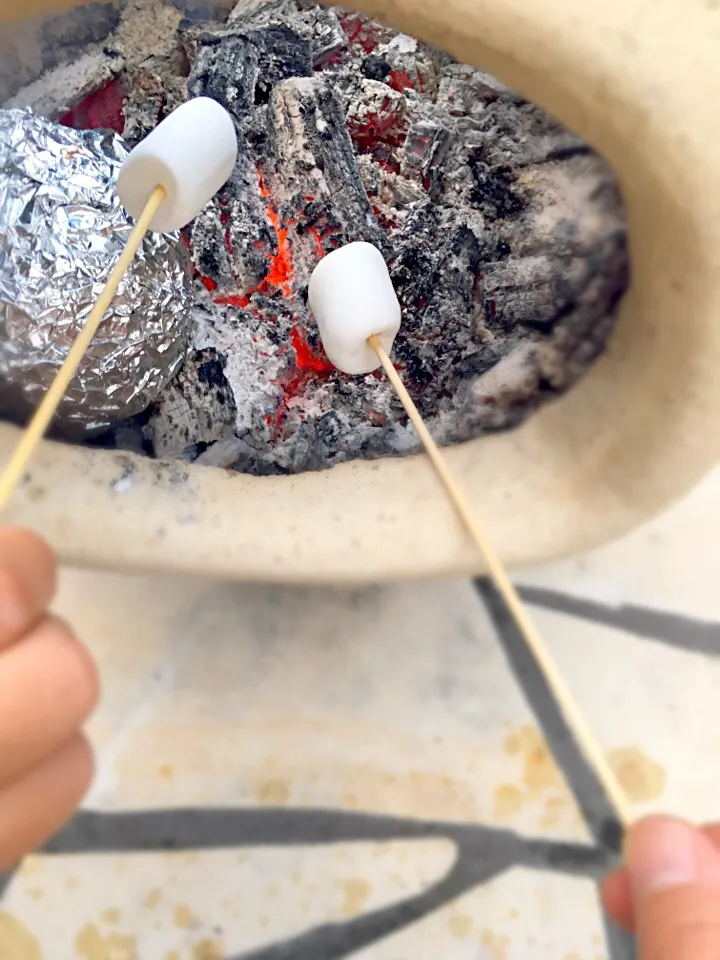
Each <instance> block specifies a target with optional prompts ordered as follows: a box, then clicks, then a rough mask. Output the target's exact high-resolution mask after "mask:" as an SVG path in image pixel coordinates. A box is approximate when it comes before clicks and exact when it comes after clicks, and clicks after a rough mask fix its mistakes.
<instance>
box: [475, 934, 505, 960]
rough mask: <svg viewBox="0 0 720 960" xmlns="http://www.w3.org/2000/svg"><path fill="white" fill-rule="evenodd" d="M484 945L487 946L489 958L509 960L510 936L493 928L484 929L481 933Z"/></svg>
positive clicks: (489, 959)
mask: <svg viewBox="0 0 720 960" xmlns="http://www.w3.org/2000/svg"><path fill="white" fill-rule="evenodd" d="M480 940H481V941H482V943H483V946H485V947H487V950H488V960H507V948H508V942H509V941H508V938H507V937H503V936H502V935H501V934H499V933H494V932H493V931H492V930H483V932H482V933H481V935H480Z"/></svg>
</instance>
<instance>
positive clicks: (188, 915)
mask: <svg viewBox="0 0 720 960" xmlns="http://www.w3.org/2000/svg"><path fill="white" fill-rule="evenodd" d="M173 923H174V924H175V926H176V927H177V928H178V929H179V930H189V929H190V927H192V926H194V925H195V924H196V923H197V921H196V919H195V914H194V913H193V912H192V910H191V909H190V907H189V906H188V905H187V904H186V903H176V904H175V906H174V907H173Z"/></svg>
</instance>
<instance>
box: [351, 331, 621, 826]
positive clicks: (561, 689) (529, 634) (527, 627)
mask: <svg viewBox="0 0 720 960" xmlns="http://www.w3.org/2000/svg"><path fill="white" fill-rule="evenodd" d="M368 343H369V344H370V346H371V347H372V348H373V350H374V351H375V353H376V354H377V356H378V359H379V360H380V362H381V364H382V365H383V368H384V370H385V373H386V374H387V376H388V379H389V380H390V383H391V384H392V386H393V388H394V389H395V392H396V393H397V395H398V397H399V399H400V401H401V403H402V405H403V407H404V408H405V411H406V413H407V415H408V417H409V418H410V420H411V422H412V424H413V426H414V427H415V430H416V431H417V433H418V436H419V437H420V440H421V441H422V444H423V446H424V447H425V451H426V452H427V455H428V457H429V458H430V460H431V462H432V465H433V466H434V467H435V470H436V472H437V474H438V476H439V478H440V480H441V482H442V484H443V486H444V487H445V490H446V491H447V494H448V496H449V498H450V500H451V502H452V504H453V506H454V507H455V510H456V511H457V513H458V516H459V517H460V519H461V520H462V523H463V525H464V526H465V529H466V530H467V532H468V533H469V534H470V536H471V537H472V539H473V541H474V542H475V545H476V547H477V548H478V550H479V551H480V554H481V556H482V557H483V559H484V560H485V564H486V566H487V569H488V573H489V574H490V577H491V578H492V580H493V582H494V584H495V586H496V588H497V590H498V592H499V593H500V595H501V596H502V598H503V600H504V601H505V603H506V604H507V607H508V609H509V610H510V613H511V614H512V617H513V620H514V621H515V625H516V626H517V628H518V630H519V631H520V633H521V635H522V636H523V638H524V640H525V643H526V644H527V646H528V648H529V650H530V652H531V653H532V655H533V657H534V658H535V662H536V663H537V666H538V667H539V669H540V671H541V672H542V674H543V676H544V677H545V680H546V682H547V684H548V686H549V687H550V689H551V691H552V693H553V696H554V697H555V699H556V701H557V703H558V705H559V706H560V708H561V710H562V712H563V715H564V717H565V720H566V721H567V723H568V726H569V727H570V729H571V730H572V732H573V734H574V736H575V738H576V740H577V742H578V745H579V746H580V747H581V748H582V750H583V752H584V754H585V756H586V759H587V760H588V762H589V763H590V765H591V767H592V768H593V770H594V772H595V775H596V777H597V778H598V780H599V781H600V783H602V785H603V787H604V788H605V791H606V793H607V795H608V797H609V799H610V801H611V803H612V805H613V807H614V809H615V814H616V816H617V818H618V821H619V822H620V825H621V826H622V828H623V830H627V828H628V827H629V826H630V825H631V823H632V822H633V820H634V816H633V811H632V807H631V805H630V803H629V801H628V798H627V796H626V794H625V791H624V790H623V788H622V786H621V785H620V783H619V781H618V779H617V777H616V776H615V773H614V771H613V769H612V767H611V766H610V764H609V763H608V761H607V758H606V756H605V754H604V752H603V750H602V747H601V746H600V744H599V743H598V742H597V740H596V739H595V737H594V736H593V734H592V731H591V730H590V728H589V726H588V725H587V723H586V722H585V719H584V717H583V715H582V713H581V712H580V709H579V708H578V706H577V704H576V703H575V700H574V699H573V696H572V694H571V693H570V690H569V688H568V686H567V684H566V683H565V681H564V680H563V678H562V676H561V674H560V672H559V670H558V668H557V666H556V665H555V663H554V661H553V660H552V658H551V656H550V653H549V651H548V650H547V648H546V647H545V645H544V643H543V641H542V638H541V636H540V634H539V633H538V630H537V628H536V627H535V625H534V623H533V622H532V620H531V619H530V616H529V615H528V613H527V610H526V609H525V607H524V606H523V603H522V601H521V599H520V597H519V595H518V592H517V590H516V589H515V587H514V586H513V584H512V582H511V580H510V577H509V576H508V574H507V571H506V570H505V567H504V565H503V563H502V560H501V559H500V556H499V555H498V553H497V551H496V550H495V547H494V546H493V545H492V543H491V542H490V540H489V539H488V537H487V534H486V533H485V531H484V530H483V528H482V526H481V524H480V522H479V521H478V519H477V517H476V516H475V515H474V513H473V511H472V509H471V508H470V505H469V503H468V501H467V499H466V497H465V494H464V493H463V491H462V489H461V487H460V485H459V484H458V482H457V480H456V479H455V477H454V475H453V474H452V472H451V471H450V468H449V467H448V465H447V461H446V460H445V457H444V456H443V455H442V453H441V452H440V448H439V447H438V445H437V444H436V443H435V441H434V440H433V438H432V436H431V435H430V431H429V430H428V428H427V427H426V426H425V422H424V421H423V419H422V417H421V416H420V412H419V411H418V409H417V407H416V406H415V404H414V402H413V400H412V397H411V396H410V394H409V393H408V392H407V389H406V388H405V384H404V383H403V382H402V380H401V379H400V376H399V375H398V372H397V370H396V369H395V367H394V366H393V363H392V360H391V359H390V357H389V356H388V355H387V352H386V351H385V348H384V347H383V345H382V343H381V342H380V338H379V337H378V336H372V337H370V338H369V340H368Z"/></svg>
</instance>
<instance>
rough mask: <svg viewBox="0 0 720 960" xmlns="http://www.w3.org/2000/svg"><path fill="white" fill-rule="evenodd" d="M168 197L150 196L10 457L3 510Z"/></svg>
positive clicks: (1, 493)
mask: <svg viewBox="0 0 720 960" xmlns="http://www.w3.org/2000/svg"><path fill="white" fill-rule="evenodd" d="M164 198H165V190H164V188H163V187H156V188H155V190H154V191H153V192H152V193H151V194H150V198H149V200H148V202H147V203H146V204H145V209H144V210H143V212H142V213H141V214H140V216H139V217H138V219H137V221H136V223H135V226H134V228H133V230H132V233H131V234H130V236H129V237H128V240H127V243H126V244H125V247H124V248H123V251H122V253H121V254H120V257H119V258H118V261H117V263H116V264H115V266H114V267H113V270H112V272H111V274H110V276H109V277H108V279H107V283H106V284H105V287H104V289H103V291H102V293H101V294H100V296H99V297H98V299H97V302H96V303H95V306H94V307H93V308H92V310H91V311H90V313H89V314H88V318H87V320H86V321H85V324H84V325H83V327H82V329H81V330H80V333H79V334H78V335H77V337H76V339H75V342H74V343H73V345H72V347H71V348H70V352H69V353H68V355H67V357H66V358H65V362H64V363H63V365H62V366H61V367H60V369H59V370H58V372H57V375H56V377H55V379H54V380H53V382H52V384H51V385H50V389H49V390H48V392H47V393H46V394H45V396H44V397H43V400H42V403H41V404H40V406H39V407H38V408H37V410H36V411H35V413H34V415H33V418H32V420H31V421H30V423H29V424H28V426H27V427H26V429H25V432H24V433H23V435H22V437H21V438H20V441H19V443H18V445H17V447H16V448H15V451H14V452H13V455H12V457H11V458H10V462H9V463H8V465H7V466H6V467H5V470H4V471H3V473H2V476H0V511H2V510H4V509H5V508H6V507H7V505H8V502H9V500H10V498H11V497H12V495H13V493H14V492H15V490H16V489H17V486H18V484H19V483H20V481H21V480H22V477H23V474H24V472H25V468H26V466H27V463H28V461H29V459H30V457H31V456H32V455H33V452H34V451H35V448H36V446H37V445H38V443H39V442H40V441H41V440H42V438H43V437H44V435H45V432H46V431H47V429H48V427H49V426H50V423H51V422H52V419H53V417H54V416H55V411H56V410H57V408H58V405H59V404H60V401H61V400H62V398H63V396H64V395H65V391H66V390H67V388H68V386H69V384H70V381H71V380H72V378H73V377H74V376H75V374H76V373H77V369H78V367H79V366H80V363H81V361H82V358H83V357H84V356H85V353H86V352H87V349H88V347H89V346H90V343H91V341H92V339H93V337H94V336H95V334H96V333H97V329H98V327H99V326H100V323H101V322H102V319H103V317H104V316H105V313H106V312H107V309H108V307H109V306H110V304H111V303H112V301H113V298H114V296H115V294H116V293H117V289H118V287H119V286H120V281H121V280H122V278H123V277H124V275H125V272H126V271H127V269H128V267H129V266H130V264H131V263H132V260H133V258H134V256H135V254H136V253H137V251H138V248H139V247H140V244H141V243H142V242H143V240H144V238H145V234H146V233H147V232H148V229H149V226H150V223H151V222H152V219H153V217H154V216H155V214H156V213H157V211H158V209H159V208H160V205H161V204H162V202H163V200H164Z"/></svg>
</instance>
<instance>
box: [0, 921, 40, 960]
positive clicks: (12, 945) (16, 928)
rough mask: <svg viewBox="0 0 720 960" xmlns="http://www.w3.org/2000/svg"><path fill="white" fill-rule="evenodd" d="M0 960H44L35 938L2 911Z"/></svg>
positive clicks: (23, 925)
mask: <svg viewBox="0 0 720 960" xmlns="http://www.w3.org/2000/svg"><path fill="white" fill-rule="evenodd" d="M0 960H43V955H42V950H41V949H40V944H39V943H38V941H37V939H36V938H35V936H34V935H33V934H32V933H31V932H30V931H29V930H28V928H27V927H26V926H25V924H24V923H21V922H20V921H19V920H18V919H17V917H14V916H13V915H12V914H11V913H6V912H5V911H4V910H2V911H0Z"/></svg>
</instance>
